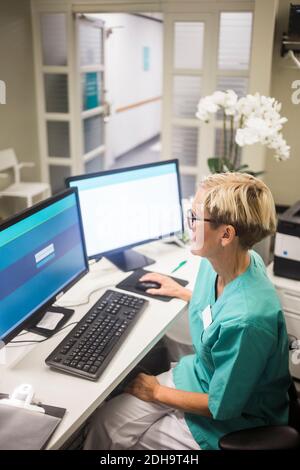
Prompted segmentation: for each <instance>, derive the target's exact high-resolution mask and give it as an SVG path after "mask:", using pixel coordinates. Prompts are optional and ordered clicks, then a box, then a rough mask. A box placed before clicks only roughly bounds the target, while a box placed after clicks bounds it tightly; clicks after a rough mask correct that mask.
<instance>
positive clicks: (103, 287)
mask: <svg viewBox="0 0 300 470" xmlns="http://www.w3.org/2000/svg"><path fill="white" fill-rule="evenodd" d="M108 287H110V288H113V287H115V286H114V285H113V284H111V283H110V284H106V285H102V286H100V287H97V288H96V289H93V290H92V291H91V292H90V293H89V294H88V298H87V299H86V300H84V301H82V302H80V303H76V304H72V303H65V302H62V303H60V302H58V303H55V304H53V306H56V307H65V308H68V307H80V306H81V305H86V304H88V303H89V302H90V298H91V295H92V294H94V293H95V292H98V291H99V290H102V289H106V288H108Z"/></svg>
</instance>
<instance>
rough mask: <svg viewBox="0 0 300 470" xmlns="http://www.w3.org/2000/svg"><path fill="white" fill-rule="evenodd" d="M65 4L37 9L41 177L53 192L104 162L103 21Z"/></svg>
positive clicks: (35, 26)
mask: <svg viewBox="0 0 300 470" xmlns="http://www.w3.org/2000/svg"><path fill="white" fill-rule="evenodd" d="M64 8H65V7H63V6H62V7H61V11H59V7H57V6H56V7H55V10H54V11H51V10H50V11H49V9H47V11H35V12H34V13H33V32H34V51H35V72H36V83H37V105H38V106H37V110H38V131H39V143H40V151H41V166H42V179H43V180H44V181H48V182H50V183H51V186H52V191H53V192H54V193H55V192H57V191H59V190H61V189H63V188H64V186H65V184H64V180H65V178H66V177H68V176H71V175H74V174H78V173H85V172H93V171H99V170H101V169H103V168H104V167H105V163H104V158H105V125H104V114H105V111H106V106H105V96H104V94H105V88H104V83H105V78H104V70H105V68H104V41H105V29H104V24H103V22H101V21H98V20H97V21H95V20H92V19H90V18H87V17H86V16H84V15H78V14H72V13H70V11H65V9H64Z"/></svg>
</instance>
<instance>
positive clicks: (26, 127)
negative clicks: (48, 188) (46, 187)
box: [0, 0, 39, 215]
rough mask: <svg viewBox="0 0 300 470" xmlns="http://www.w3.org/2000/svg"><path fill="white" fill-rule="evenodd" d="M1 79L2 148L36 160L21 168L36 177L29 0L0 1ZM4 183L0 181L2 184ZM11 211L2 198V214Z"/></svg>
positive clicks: (37, 154) (25, 175)
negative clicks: (3, 94)
mask: <svg viewBox="0 0 300 470" xmlns="http://www.w3.org/2000/svg"><path fill="white" fill-rule="evenodd" d="M0 79H1V80H4V81H5V83H6V104H1V105H0V149H1V150H2V149H5V148H8V147H13V148H14V149H15V151H16V154H17V157H18V158H19V160H21V161H34V162H35V163H36V167H35V168H34V169H30V170H28V169H25V170H22V175H23V176H24V179H27V180H33V179H34V180H37V179H39V153H38V141H37V122H36V111H35V109H36V108H35V94H34V93H35V91H34V71H33V50H32V31H31V17H30V0H22V1H20V0H1V1H0ZM3 183H4V181H3V180H2V181H0V184H1V185H2V187H3V186H4V184H3ZM21 207H22V206H21ZM14 210H16V209H15V208H14ZM11 211H12V206H11V204H10V203H9V202H8V200H6V199H0V214H1V215H7V214H8V213H10V212H11Z"/></svg>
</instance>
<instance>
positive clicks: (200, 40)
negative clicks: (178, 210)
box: [162, 13, 216, 197]
mask: <svg viewBox="0 0 300 470" xmlns="http://www.w3.org/2000/svg"><path fill="white" fill-rule="evenodd" d="M213 21H214V16H213V15H209V14H182V13H181V14H178V15H176V14H166V15H165V30H164V33H165V54H164V56H165V60H164V90H163V96H164V107H163V135H162V136H163V146H162V148H163V158H166V159H168V158H178V159H179V162H180V173H181V182H182V189H183V196H184V197H187V196H191V195H193V194H194V191H195V185H196V181H197V177H198V175H199V174H201V173H203V168H201V154H203V153H205V152H206V153H207V152H210V151H211V150H212V149H211V148H210V147H211V142H212V139H209V138H208V134H209V129H208V128H207V129H206V132H205V133H203V132H201V129H200V127H199V120H198V119H196V117H195V114H196V110H197V103H198V101H199V99H200V97H201V96H204V95H206V94H209V93H211V91H213V89H214V87H215V83H213V77H214V73H213V66H214V64H213V60H214V57H215V49H216V44H215V42H216V41H215V38H214V35H213Z"/></svg>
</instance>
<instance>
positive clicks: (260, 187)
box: [201, 173, 276, 249]
mask: <svg viewBox="0 0 300 470" xmlns="http://www.w3.org/2000/svg"><path fill="white" fill-rule="evenodd" d="M201 186H202V187H203V188H204V189H205V190H206V193H205V199H204V208H205V209H206V210H207V211H208V213H209V214H210V217H211V218H212V219H213V220H214V222H213V223H212V224H213V226H214V225H215V227H218V226H220V225H221V224H229V225H232V226H233V227H234V228H235V230H236V234H237V236H238V237H239V242H240V245H241V247H242V248H244V249H249V248H251V247H252V246H253V245H254V244H255V243H257V242H259V241H260V240H262V239H263V238H265V237H266V236H267V235H269V234H272V233H274V232H275V230H276V211H275V204H274V200H273V196H272V193H271V191H270V189H269V188H268V186H267V185H266V184H265V183H264V182H263V181H261V180H259V179H258V178H255V177H254V176H252V175H248V174H247V173H217V174H214V175H211V176H208V177H207V178H206V179H205V180H204V181H203V182H202V183H201Z"/></svg>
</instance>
